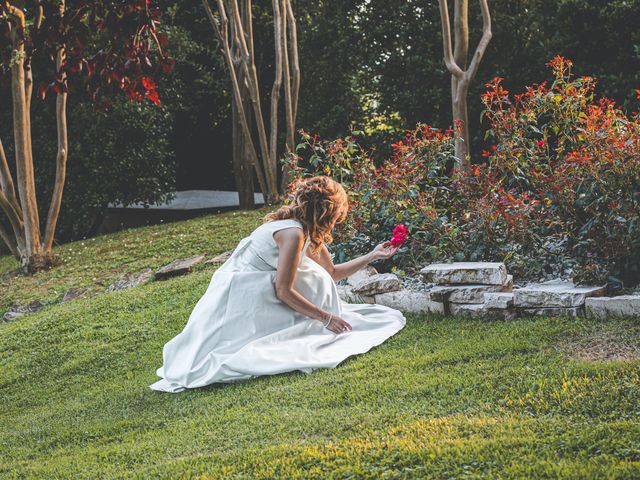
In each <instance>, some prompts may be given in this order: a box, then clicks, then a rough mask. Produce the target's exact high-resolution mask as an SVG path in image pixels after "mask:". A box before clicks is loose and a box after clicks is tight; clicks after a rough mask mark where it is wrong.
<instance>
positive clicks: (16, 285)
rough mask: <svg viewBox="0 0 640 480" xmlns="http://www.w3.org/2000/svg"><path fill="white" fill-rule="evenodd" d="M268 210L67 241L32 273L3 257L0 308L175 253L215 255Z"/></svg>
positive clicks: (47, 298)
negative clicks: (49, 264)
mask: <svg viewBox="0 0 640 480" xmlns="http://www.w3.org/2000/svg"><path fill="white" fill-rule="evenodd" d="M267 211H268V210H266V209H262V210H253V211H241V212H230V213H225V214H220V215H208V216H204V217H199V218H196V219H192V220H187V221H183V222H174V223H168V224H165V225H153V226H148V227H142V228H136V229H130V230H123V231H121V232H118V233H114V234H110V235H102V236H98V237H94V238H90V239H88V240H82V241H77V242H72V243H67V244H64V245H61V246H58V247H56V248H54V254H55V255H58V256H59V257H60V258H61V260H62V265H61V266H59V267H56V268H53V269H51V270H48V271H43V272H39V273H37V274H36V275H33V276H17V277H16V276H11V275H10V273H11V272H12V271H14V270H16V269H17V268H18V266H19V264H18V262H17V261H16V260H15V259H14V258H13V257H11V256H6V255H5V256H0V313H2V311H3V310H4V309H6V308H7V307H8V306H9V305H11V304H12V303H13V302H14V301H20V302H27V301H30V300H36V299H38V300H41V301H43V302H45V303H48V302H55V301H58V300H60V299H61V298H62V296H63V295H64V292H65V291H66V290H67V289H68V288H71V287H85V288H89V289H90V290H92V291H104V289H105V288H106V287H107V286H109V285H110V284H111V283H113V281H114V280H115V279H116V278H118V277H119V276H120V275H122V274H123V273H128V272H137V271H140V270H143V269H145V268H148V267H151V268H153V269H157V268H159V267H161V266H163V265H165V264H166V263H168V262H170V261H172V260H174V259H176V258H183V257H188V256H191V255H197V254H201V253H208V254H210V255H216V254H218V253H221V252H223V251H225V250H229V249H231V248H233V247H235V245H236V244H237V242H238V240H239V239H240V238H241V237H243V236H245V235H248V234H249V233H250V232H251V231H252V230H253V229H254V228H255V227H257V226H258V225H259V224H260V223H261V221H262V217H264V215H265V214H266V213H267Z"/></svg>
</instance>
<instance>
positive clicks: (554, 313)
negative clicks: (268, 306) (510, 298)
mask: <svg viewBox="0 0 640 480" xmlns="http://www.w3.org/2000/svg"><path fill="white" fill-rule="evenodd" d="M517 310H518V316H519V317H572V318H575V317H579V316H581V315H582V314H583V312H584V310H583V308H582V307H566V308H562V307H547V308H545V307H539V308H518V309H517Z"/></svg>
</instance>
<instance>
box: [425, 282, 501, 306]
mask: <svg viewBox="0 0 640 480" xmlns="http://www.w3.org/2000/svg"><path fill="white" fill-rule="evenodd" d="M502 289H503V286H502V285H437V286H435V287H433V288H432V289H431V290H429V295H430V298H431V300H432V301H434V302H453V303H483V302H484V294H485V293H489V292H500V291H502Z"/></svg>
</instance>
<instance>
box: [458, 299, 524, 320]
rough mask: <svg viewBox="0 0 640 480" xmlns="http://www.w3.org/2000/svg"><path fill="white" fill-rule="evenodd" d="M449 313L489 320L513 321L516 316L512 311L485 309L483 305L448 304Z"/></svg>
mask: <svg viewBox="0 0 640 480" xmlns="http://www.w3.org/2000/svg"><path fill="white" fill-rule="evenodd" d="M449 313H450V314H451V315H454V316H462V317H464V316H467V317H473V318H485V317H486V318H487V319H489V320H494V319H495V320H513V319H514V318H516V316H517V313H516V311H515V310H514V309H504V308H487V306H486V305H485V304H483V303H450V304H449Z"/></svg>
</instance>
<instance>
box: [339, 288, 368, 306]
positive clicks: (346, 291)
mask: <svg viewBox="0 0 640 480" xmlns="http://www.w3.org/2000/svg"><path fill="white" fill-rule="evenodd" d="M337 288H338V295H339V296H340V298H341V299H342V301H343V302H346V303H375V300H374V299H373V297H367V296H365V295H360V294H358V293H355V292H354V291H353V287H351V286H350V285H337Z"/></svg>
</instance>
